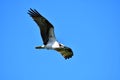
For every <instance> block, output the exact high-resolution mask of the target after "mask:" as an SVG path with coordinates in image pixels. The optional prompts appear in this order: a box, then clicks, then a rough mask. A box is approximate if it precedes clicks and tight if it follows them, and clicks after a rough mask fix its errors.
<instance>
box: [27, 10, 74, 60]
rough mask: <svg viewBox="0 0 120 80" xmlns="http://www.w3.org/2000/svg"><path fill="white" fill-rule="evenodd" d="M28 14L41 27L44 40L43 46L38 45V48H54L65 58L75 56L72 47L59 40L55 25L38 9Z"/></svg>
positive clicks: (29, 11)
mask: <svg viewBox="0 0 120 80" xmlns="http://www.w3.org/2000/svg"><path fill="white" fill-rule="evenodd" d="M28 14H29V15H30V16H31V17H32V18H33V20H34V21H35V22H36V23H37V25H38V26H39V29H40V33H41V37H42V40H43V44H44V45H43V46H38V47H36V49H53V50H56V51H58V52H60V53H61V55H62V56H63V57H64V58H65V59H69V58H71V57H72V56H73V52H72V49H70V48H69V47H67V46H64V45H63V44H60V43H58V42H57V40H56V38H55V34H54V27H53V25H52V24H51V23H50V22H49V21H48V20H47V19H45V18H44V17H43V16H42V15H41V14H40V13H39V12H38V11H37V10H35V9H31V8H30V10H28Z"/></svg>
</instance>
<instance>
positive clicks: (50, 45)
mask: <svg viewBox="0 0 120 80" xmlns="http://www.w3.org/2000/svg"><path fill="white" fill-rule="evenodd" d="M45 47H46V48H47V49H54V48H59V43H58V42H57V41H55V42H50V43H49V42H48V44H47V45H46V46H45Z"/></svg>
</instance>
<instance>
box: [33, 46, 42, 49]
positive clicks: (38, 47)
mask: <svg viewBox="0 0 120 80" xmlns="http://www.w3.org/2000/svg"><path fill="white" fill-rule="evenodd" d="M35 49H44V47H43V46H37V47H35Z"/></svg>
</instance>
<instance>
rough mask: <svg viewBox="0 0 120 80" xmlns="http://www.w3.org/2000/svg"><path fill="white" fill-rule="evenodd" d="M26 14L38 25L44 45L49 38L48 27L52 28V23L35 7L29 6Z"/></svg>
mask: <svg viewBox="0 0 120 80" xmlns="http://www.w3.org/2000/svg"><path fill="white" fill-rule="evenodd" d="M28 14H29V15H30V16H31V17H32V18H33V20H34V21H35V22H36V23H37V25H38V26H39V28H40V32H41V36H42V40H43V43H44V45H46V44H47V42H48V40H49V31H50V28H54V27H53V25H52V24H51V23H50V22H49V21H48V20H47V19H45V18H44V17H43V16H42V15H41V14H40V13H39V12H38V11H37V10H35V9H31V8H30V10H28Z"/></svg>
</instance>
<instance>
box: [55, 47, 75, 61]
mask: <svg viewBox="0 0 120 80" xmlns="http://www.w3.org/2000/svg"><path fill="white" fill-rule="evenodd" d="M55 50H56V51H58V52H60V54H61V55H62V56H63V57H64V58H65V59H69V58H71V57H72V56H73V51H72V49H70V48H69V47H66V46H65V47H64V48H56V49H55Z"/></svg>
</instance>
